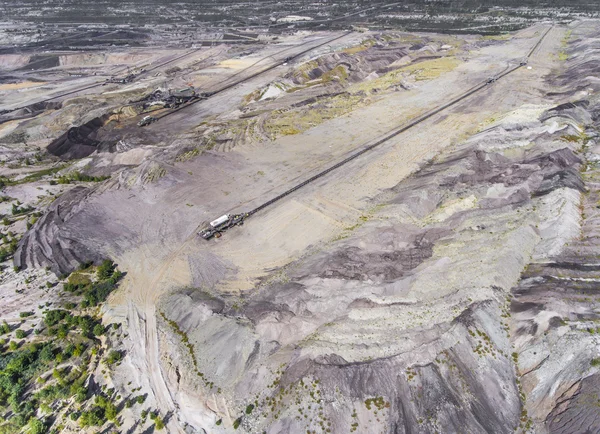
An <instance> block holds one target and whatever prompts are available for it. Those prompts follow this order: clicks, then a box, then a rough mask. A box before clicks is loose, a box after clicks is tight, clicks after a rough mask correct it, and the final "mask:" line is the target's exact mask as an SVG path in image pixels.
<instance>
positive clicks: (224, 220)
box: [198, 214, 247, 240]
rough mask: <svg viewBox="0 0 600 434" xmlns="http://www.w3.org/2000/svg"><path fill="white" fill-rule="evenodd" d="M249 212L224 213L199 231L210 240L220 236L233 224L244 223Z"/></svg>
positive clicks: (199, 233)
mask: <svg viewBox="0 0 600 434" xmlns="http://www.w3.org/2000/svg"><path fill="white" fill-rule="evenodd" d="M246 216H247V214H224V215H222V216H221V217H219V218H217V219H215V220H213V221H212V222H210V223H209V224H208V228H206V229H203V230H201V231H200V232H198V235H200V236H201V237H202V238H204V239H205V240H209V239H211V238H212V237H215V238H219V237H220V236H221V233H222V232H223V231H225V230H226V229H229V228H230V227H232V226H238V225H243V224H244V219H245V218H246Z"/></svg>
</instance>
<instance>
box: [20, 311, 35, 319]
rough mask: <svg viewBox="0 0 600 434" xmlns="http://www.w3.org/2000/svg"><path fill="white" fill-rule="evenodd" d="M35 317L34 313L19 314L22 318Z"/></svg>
mask: <svg viewBox="0 0 600 434" xmlns="http://www.w3.org/2000/svg"><path fill="white" fill-rule="evenodd" d="M32 315H33V312H21V313H19V317H21V318H27V317H30V316H32Z"/></svg>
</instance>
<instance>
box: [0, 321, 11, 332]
mask: <svg viewBox="0 0 600 434" xmlns="http://www.w3.org/2000/svg"><path fill="white" fill-rule="evenodd" d="M6 333H10V326H9V325H8V323H7V322H6V321H3V322H2V325H1V326H0V334H1V335H3V334H6Z"/></svg>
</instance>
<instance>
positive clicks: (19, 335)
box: [15, 329, 26, 339]
mask: <svg viewBox="0 0 600 434" xmlns="http://www.w3.org/2000/svg"><path fill="white" fill-rule="evenodd" d="M25 336H26V334H25V331H24V330H21V329H18V330H17V331H16V332H15V337H16V338H17V339H23V338H25Z"/></svg>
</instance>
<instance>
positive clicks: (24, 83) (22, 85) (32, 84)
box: [0, 81, 46, 90]
mask: <svg viewBox="0 0 600 434" xmlns="http://www.w3.org/2000/svg"><path fill="white" fill-rule="evenodd" d="M44 84H46V82H45V81H43V82H40V81H22V82H21V83H6V84H0V90H15V89H25V88H28V87H35V86H42V85H44Z"/></svg>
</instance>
